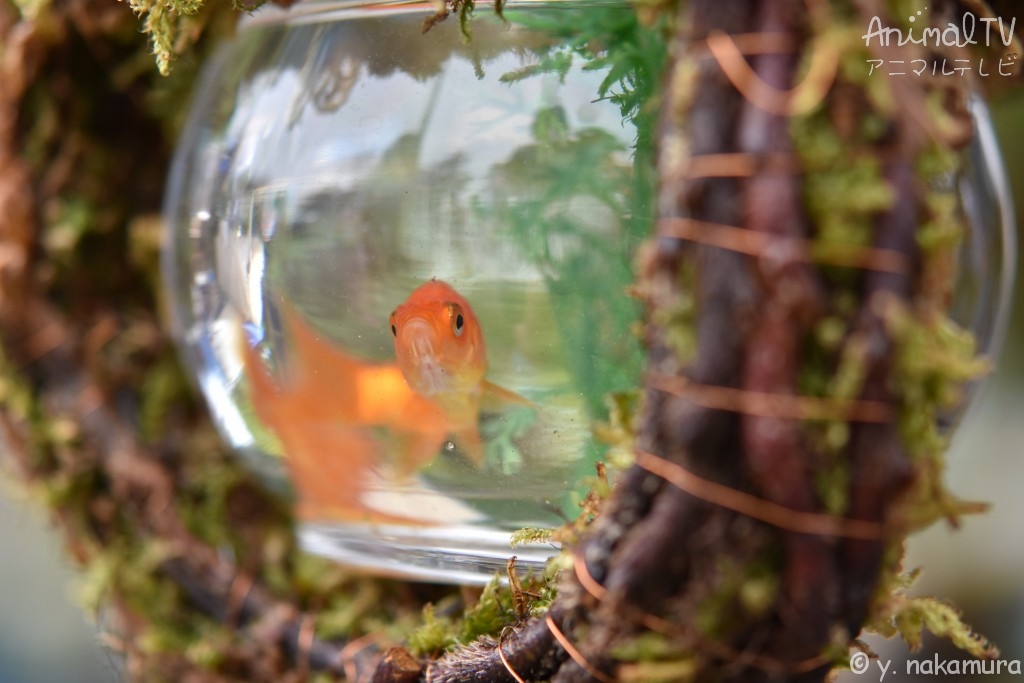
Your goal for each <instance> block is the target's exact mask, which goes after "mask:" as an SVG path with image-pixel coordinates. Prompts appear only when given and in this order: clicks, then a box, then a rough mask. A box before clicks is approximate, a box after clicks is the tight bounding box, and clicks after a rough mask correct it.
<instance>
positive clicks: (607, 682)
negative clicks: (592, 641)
mask: <svg viewBox="0 0 1024 683" xmlns="http://www.w3.org/2000/svg"><path fill="white" fill-rule="evenodd" d="M544 623H545V624H547V625H548V629H549V630H550V631H551V635H553V636H554V637H555V640H557V641H558V644H559V645H561V646H562V647H563V648H565V651H566V652H567V653H568V654H569V656H570V657H572V660H573V661H574V662H576V663H577V664H579V665H580V666H581V667H583V670H584V671H586V672H587V673H588V674H590V675H591V676H592V677H593V678H596V679H597V680H599V681H601V682H602V683H615V679H614V678H612V677H611V676H609V675H608V674H606V673H604V672H603V671H600V670H598V669H597V668H596V667H595V666H594V665H593V664H591V663H590V662H588V661H587V658H586V657H584V656H583V654H582V653H581V652H580V651H579V650H577V649H576V646H575V645H573V644H572V643H571V642H570V641H569V639H568V638H566V637H565V634H564V633H562V631H561V629H559V628H558V626H557V625H556V624H555V620H554V619H552V618H551V615H550V614H547V615H545V616H544Z"/></svg>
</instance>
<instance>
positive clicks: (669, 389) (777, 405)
mask: <svg viewBox="0 0 1024 683" xmlns="http://www.w3.org/2000/svg"><path fill="white" fill-rule="evenodd" d="M645 380H646V383H647V386H649V387H651V388H652V389H656V390H658V391H663V392H665V393H669V394H673V395H675V396H679V397H680V398H685V399H686V400H688V401H692V402H694V403H696V404H697V405H700V406H704V407H705V408H711V409H713V410H728V411H730V412H734V413H742V414H744V415H752V416H754V417H769V418H778V419H790V420H837V421H841V422H868V423H877V424H885V423H888V422H891V421H892V417H893V415H892V413H893V410H892V406H891V405H890V404H888V403H885V402H882V401H867V400H859V399H841V398H828V397H823V396H790V395H786V394H770V393H765V392H762V391H751V390H749V389H737V388H734V387H721V386H714V385H711V384H699V383H697V382H693V381H691V380H689V379H687V378H685V377H680V376H679V375H665V374H661V373H657V372H651V373H647V375H646V377H645Z"/></svg>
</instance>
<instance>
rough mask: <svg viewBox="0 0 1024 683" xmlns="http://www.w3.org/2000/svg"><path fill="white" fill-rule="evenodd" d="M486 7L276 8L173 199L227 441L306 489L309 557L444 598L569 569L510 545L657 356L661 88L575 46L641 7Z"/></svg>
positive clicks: (192, 357)
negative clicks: (639, 262) (656, 151)
mask: <svg viewBox="0 0 1024 683" xmlns="http://www.w3.org/2000/svg"><path fill="white" fill-rule="evenodd" d="M492 9H493V8H492V7H490V6H487V5H484V4H480V5H478V7H477V10H476V12H475V16H474V18H473V19H472V21H471V22H469V23H468V24H466V25H465V26H462V25H460V21H459V17H457V16H453V17H451V18H450V19H448V20H447V21H443V22H438V23H436V24H434V25H433V27H432V28H431V29H430V30H429V31H426V32H424V30H423V27H424V20H425V18H426V17H430V16H431V15H432V14H433V12H434V11H435V6H434V5H433V4H428V3H408V2H397V3H380V4H374V5H367V4H365V3H346V2H342V3H338V2H334V3H324V2H302V3H301V4H299V5H298V6H296V7H294V8H292V9H291V10H290V11H288V12H285V11H281V10H275V9H273V8H264V9H261V10H259V11H258V12H257V13H256V14H255V15H254V16H252V17H248V18H247V19H245V20H244V21H243V23H242V25H241V26H240V30H239V32H238V35H237V37H236V38H235V39H234V40H233V42H231V43H230V44H229V45H227V46H226V47H224V48H223V49H222V50H221V52H220V53H219V54H218V55H217V56H216V58H215V59H214V60H213V62H212V63H211V64H209V65H207V67H206V69H205V72H204V76H203V78H202V80H201V82H200V83H199V85H198V87H197V91H196V95H195V101H194V104H193V106H192V110H191V115H190V119H189V121H188V123H187V125H186V129H185V131H184V133H183V136H182V139H181V142H180V149H179V153H178V155H177V158H176V161H175V163H174V166H173V169H172V174H171V175H172V178H171V181H170V187H169V193H168V198H167V204H166V215H167V219H168V222H169V224H170V235H169V240H168V246H167V249H166V253H165V261H166V262H165V273H166V279H167V283H168V287H169V290H170V292H171V299H172V300H173V305H172V308H173V315H174V318H175V320H174V321H173V323H174V327H175V329H177V330H178V331H179V334H180V336H181V338H182V342H183V347H184V350H185V355H186V358H187V361H188V364H189V365H190V366H191V368H192V369H193V370H194V372H195V374H196V376H197V377H198V381H199V384H200V386H201V389H202V391H203V393H204V394H205V396H206V398H207V401H208V403H209V405H210V407H211V409H212V412H213V415H214V417H215V420H216V422H217V424H218V426H219V428H220V431H221V432H222V433H223V435H224V436H225V438H226V439H227V440H228V442H229V443H230V444H231V445H232V446H233V447H234V448H235V449H236V450H237V451H238V452H239V453H241V454H243V455H244V456H245V457H246V458H247V459H248V460H249V462H250V463H251V464H252V466H253V467H255V468H256V469H257V470H258V471H260V472H262V473H264V474H265V475H266V477H267V478H268V479H269V480H270V481H271V482H287V483H288V484H289V488H290V489H291V491H292V493H293V494H294V500H295V506H296V507H295V509H296V512H297V516H298V519H299V521H300V528H299V533H300V537H301V540H302V542H303V544H304V546H305V547H306V548H308V549H310V550H312V551H315V552H319V553H323V554H326V555H329V556H332V557H335V558H337V559H339V560H342V561H344V562H346V563H348V564H352V565H356V566H362V567H367V568H372V569H374V570H377V571H383V572H385V573H392V574H400V575H403V576H409V577H417V578H423V579H431V580H451V581H471V582H481V581H486V580H488V579H489V578H490V577H491V576H493V574H494V572H495V571H496V570H503V569H504V567H505V562H506V559H507V558H508V557H509V556H510V555H512V554H516V555H517V556H518V563H519V566H521V567H531V566H532V567H539V566H541V565H542V563H543V562H544V561H545V560H546V559H547V558H548V557H549V556H550V555H552V554H553V553H554V552H556V551H557V548H556V547H555V546H553V545H541V546H527V547H523V548H517V549H515V550H513V549H511V548H510V545H509V540H510V533H511V532H513V531H515V530H517V529H522V528H524V527H552V526H557V525H559V524H561V523H563V521H564V520H565V519H567V518H575V517H576V516H577V515H578V514H579V502H580V500H581V498H582V497H583V495H584V493H585V491H586V490H587V484H585V483H583V482H584V480H585V479H586V478H587V477H588V476H590V477H592V476H593V475H594V470H595V462H596V461H597V460H598V459H599V458H600V457H601V455H602V452H603V450H604V449H605V447H604V445H603V444H601V443H600V442H599V441H598V440H596V439H595V438H594V436H593V433H592V432H593V430H592V427H593V425H594V424H595V422H596V421H601V420H604V419H606V417H607V407H606V401H607V397H608V396H609V395H610V394H613V393H614V392H622V391H628V390H631V389H634V388H635V387H636V386H637V384H638V382H639V378H640V371H641V364H642V358H643V355H642V352H641V348H640V345H639V342H638V339H637V337H636V335H635V332H634V331H633V325H634V323H635V321H636V320H638V317H639V312H640V311H639V305H638V303H637V302H636V301H634V300H633V299H632V298H631V297H630V296H629V294H628V288H629V285H630V284H631V282H632V268H631V264H632V258H633V253H634V251H635V249H636V247H637V245H638V244H639V242H640V241H641V240H642V239H643V237H644V236H645V234H646V231H647V230H648V228H649V225H650V210H651V192H652V188H653V166H652V163H651V158H650V153H649V152H648V151H646V150H643V149H641V150H639V151H638V150H637V148H636V141H637V139H638V137H643V136H647V135H649V130H645V127H646V128H649V127H650V126H651V125H652V124H653V120H654V117H653V115H652V114H651V113H649V112H645V111H644V112H642V111H640V110H639V108H638V107H636V106H633V105H631V102H634V103H636V102H640V101H641V100H642V98H643V97H645V89H646V91H648V92H649V91H650V89H652V88H653V87H654V86H655V85H656V77H657V74H654V73H651V74H646V76H647V77H648V81H649V82H638V81H637V79H636V74H637V73H638V72H637V71H636V70H634V71H632V72H631V74H630V80H629V81H627V80H626V78H625V77H618V76H615V75H614V74H612V73H611V67H610V65H609V64H608V63H606V60H605V59H604V58H603V53H602V51H601V49H600V47H599V46H593V45H588V44H583V43H580V42H579V41H576V40H575V39H574V36H575V35H577V33H578V29H579V27H580V26H583V25H590V26H595V25H600V24H602V23H603V24H605V25H607V26H609V27H615V28H616V29H617V30H619V31H623V32H629V31H631V30H635V28H636V19H635V16H634V12H633V10H632V9H631V8H630V7H629V6H628V5H627V4H625V3H622V2H614V3H612V2H600V1H598V2H586V3H578V2H520V3H516V2H511V3H508V4H507V5H506V6H505V10H504V13H503V16H501V17H499V16H497V15H496V14H495V13H494V12H493V11H492ZM627 35H628V33H627ZM638 49H641V50H646V51H647V52H649V53H650V56H651V57H652V59H651V62H652V63H653V64H654V65H656V66H660V64H661V63H662V61H663V50H664V48H663V46H662V45H660V44H654V45H648V46H638Z"/></svg>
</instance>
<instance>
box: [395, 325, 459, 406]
mask: <svg viewBox="0 0 1024 683" xmlns="http://www.w3.org/2000/svg"><path fill="white" fill-rule="evenodd" d="M402 337H403V338H404V339H403V340H404V341H405V344H404V346H405V349H406V353H405V354H403V355H404V356H405V358H404V359H403V360H405V362H404V363H402V371H403V374H404V375H405V379H406V381H407V382H409V386H411V387H412V388H413V389H414V390H416V391H417V392H419V393H420V394H422V395H424V396H432V395H434V394H440V393H444V392H446V391H448V390H449V389H450V387H451V376H450V375H449V374H448V371H447V370H445V368H444V366H443V365H442V363H441V357H440V354H439V353H438V343H437V335H436V334H435V333H434V327H433V325H431V324H430V322H429V321H427V320H424V319H422V318H413V319H411V320H408V321H406V323H405V325H403V326H402Z"/></svg>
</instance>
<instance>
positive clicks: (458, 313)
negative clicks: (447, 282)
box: [448, 304, 466, 337]
mask: <svg viewBox="0 0 1024 683" xmlns="http://www.w3.org/2000/svg"><path fill="white" fill-rule="evenodd" d="M448 316H449V317H450V318H451V321H452V332H454V333H455V336H456V337H459V336H462V330H463V329H464V328H465V325H466V319H465V318H463V317H462V308H461V307H460V306H459V305H458V304H448Z"/></svg>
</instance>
